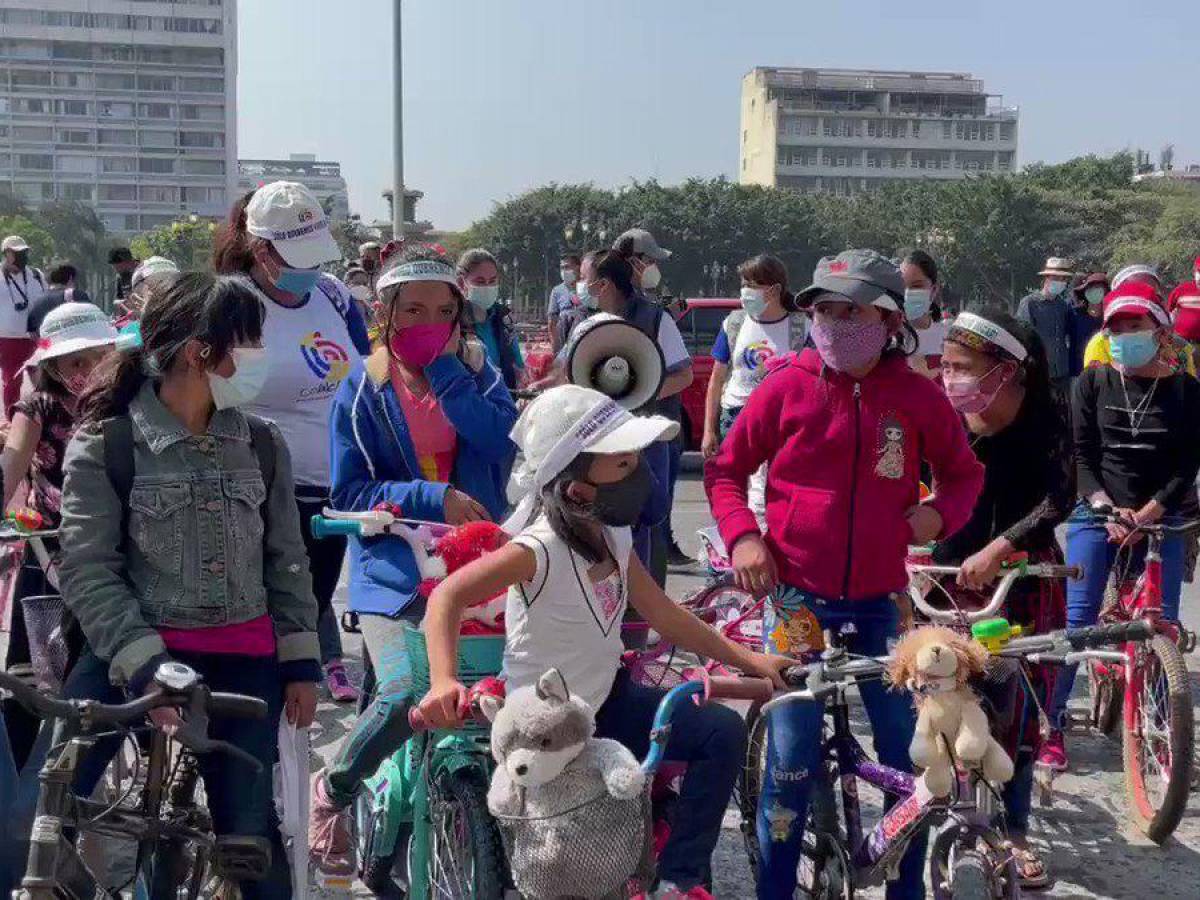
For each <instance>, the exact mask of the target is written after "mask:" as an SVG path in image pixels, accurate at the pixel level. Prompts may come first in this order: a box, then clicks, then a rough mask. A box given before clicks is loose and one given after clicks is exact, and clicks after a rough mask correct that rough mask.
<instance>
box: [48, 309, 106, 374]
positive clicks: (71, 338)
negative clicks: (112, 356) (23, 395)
mask: <svg viewBox="0 0 1200 900" xmlns="http://www.w3.org/2000/svg"><path fill="white" fill-rule="evenodd" d="M116 342H117V329H115V328H114V327H113V325H112V322H110V321H109V319H108V316H106V315H105V314H104V311H103V310H102V309H100V307H98V306H93V305H92V304H91V303H64V304H62V305H61V306H58V307H55V308H54V309H52V310H51V311H50V312H49V313H47V314H46V318H45V319H43V320H42V328H41V331H40V332H39V338H38V342H37V349H36V350H34V352H33V355H32V356H31V357H29V362H28V363H26V365H28V366H29V367H31V368H32V367H33V366H37V365H40V364H41V363H44V362H45V361H46V360H48V359H57V358H58V357H60V356H67V355H68V354H70V353H78V352H79V351H80V350H91V349H93V348H95V347H111V346H112V345H113V344H115V343H116Z"/></svg>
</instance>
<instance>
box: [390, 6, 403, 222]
mask: <svg viewBox="0 0 1200 900" xmlns="http://www.w3.org/2000/svg"><path fill="white" fill-rule="evenodd" d="M402 2H403V0H393V6H394V10H395V11H394V16H393V23H392V24H393V27H394V30H395V34H394V36H393V45H394V46H393V47H392V66H393V84H392V104H393V114H394V115H395V122H394V123H393V125H392V130H393V145H394V146H393V148H392V152H393V153H394V154H395V156H394V158H393V160H392V166H393V176H392V181H393V185H392V237H393V238H395V239H396V240H397V241H403V240H404V69H403V65H402V61H401V54H402V51H403V47H404V42H403V40H402V36H403V25H402V19H401V9H400V7H401V4H402Z"/></svg>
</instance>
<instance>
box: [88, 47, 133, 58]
mask: <svg viewBox="0 0 1200 900" xmlns="http://www.w3.org/2000/svg"><path fill="white" fill-rule="evenodd" d="M84 58H85V59H87V58H88V57H84ZM96 59H100V60H104V61H105V62H133V47H131V46H129V45H128V44H101V45H100V46H98V47H97V48H96Z"/></svg>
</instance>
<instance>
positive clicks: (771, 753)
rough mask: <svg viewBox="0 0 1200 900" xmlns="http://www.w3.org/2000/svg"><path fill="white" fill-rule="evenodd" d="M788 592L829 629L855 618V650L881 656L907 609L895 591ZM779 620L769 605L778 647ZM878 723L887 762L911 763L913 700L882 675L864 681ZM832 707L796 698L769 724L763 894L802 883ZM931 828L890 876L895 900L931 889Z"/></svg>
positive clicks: (789, 890)
mask: <svg viewBox="0 0 1200 900" xmlns="http://www.w3.org/2000/svg"><path fill="white" fill-rule="evenodd" d="M785 592H786V593H787V594H788V596H786V597H785V599H783V600H779V599H778V595H777V599H776V601H775V602H780V603H782V605H783V606H784V607H785V608H787V607H788V606H792V604H793V602H794V601H793V598H797V599H800V598H802V599H803V601H804V605H806V606H808V608H809V609H811V610H812V611H813V613H815V614H816V616H817V619H818V620H819V621H820V623H821V627H822V629H825V630H829V631H832V632H833V633H834V634H837V633H838V632H839V630H840V629H842V628H843V627H844V626H847V625H853V627H854V631H853V632H851V633H848V634H845V635H844V636H843V641H844V645H845V647H846V649H847V650H848V651H849V652H850V653H857V654H865V655H869V656H879V655H882V654H884V653H887V652H888V649H889V647H888V645H889V643H890V642H893V639H894V638H896V636H897V635H898V634H899V631H900V613H899V610H898V609H897V608H896V604H895V603H894V602H893V601H892V600H891V598H888V597H884V598H882V599H879V600H859V601H835V600H822V599H820V598H817V597H813V596H811V595H808V594H801V595H799V597H798V594H797V592H794V591H788V589H785ZM778 621H779V613H778V610H777V609H776V606H775V603H774V602H773V603H772V604H770V605H768V607H767V613H766V621H765V622H764V623H763V633H764V634H766V635H768V638H767V649H768V651H769V652H775V647H774V640H773V639H772V638H771V637H770V635H771V633H772V632H773V631H774V630H775V625H776V622H778ZM858 690H859V694H860V695H861V696H862V699H863V705H864V706H865V707H866V710H867V717H868V718H869V719H870V721H871V729H872V731H873V732H874V735H875V753H876V755H877V756H878V758H879V761H880V762H881V763H883V764H884V765H887V766H891V767H892V768H895V769H901V770H904V771H910V770H911V768H912V763H911V761H910V760H909V758H908V745H909V743H910V742H911V741H912V735H913V729H914V727H915V726H916V712H915V711H914V710H913V705H912V701H911V699H910V698H909V696H908V694H907V693H905V692H903V691H889V690H888V688H887V687H886V686H885V685H884V684H883V683H882V682H881V681H865V682H861V683H860V684H859V686H858ZM823 721H824V707H823V706H822V705H819V704H816V703H792V704H789V705H787V706H783V707H780V708H779V709H777V710H775V711H774V712H772V713H771V717H770V720H769V721H768V729H767V772H766V777H765V778H764V779H763V788H762V796H761V798H760V799H759V805H758V823H757V824H758V840H759V846H760V848H761V851H762V863H761V867H760V871H759V881H758V885H759V886H758V896H759V897H760V898H762V900H777V898H779V897H790V896H792V894H793V893H795V890H796V867H797V865H798V863H799V861H800V845H801V841H802V840H803V837H804V826H805V824H806V821H807V817H808V798H809V793H810V791H811V782H810V779H809V773H811V772H814V771H817V770H819V768H820V766H821V765H822V753H821V751H822V746H821V744H822V727H823ZM927 843H928V833H927V832H921V833H919V834H918V835H917V836H916V837H915V838H914V839H913V841H912V843H911V844H910V845H909V848H908V851H907V852H906V853H905V854H904V858H903V859H902V860H901V862H900V874H899V878H898V879H897V880H896V881H893V882H889V883H888V886H887V896H888V898H889V900H913V898H922V897H924V896H925V872H924V868H925V851H926V844H927Z"/></svg>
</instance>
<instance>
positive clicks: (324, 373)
mask: <svg viewBox="0 0 1200 900" xmlns="http://www.w3.org/2000/svg"><path fill="white" fill-rule="evenodd" d="M300 352H301V354H303V356H304V362H305V363H307V364H308V368H309V369H311V370H312V373H313V374H314V375H316V376H317V377H318V378H320V379H322V380H323V381H325V382H326V383H327V384H339V383H341V381H342V380H343V379H345V377H346V376H347V375H349V374H350V354H348V353H347V352H346V348H345V347H343V346H342V345H341V344H336V343H334V342H333V341H331V340H328V339H326V338H323V337H321V332H319V331H314V332H313V333H312V334H310V335H309V336H308V337H306V338H304V340H302V341H301V342H300Z"/></svg>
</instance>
